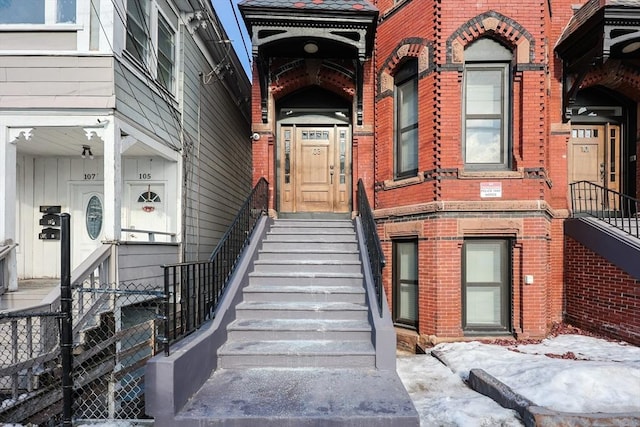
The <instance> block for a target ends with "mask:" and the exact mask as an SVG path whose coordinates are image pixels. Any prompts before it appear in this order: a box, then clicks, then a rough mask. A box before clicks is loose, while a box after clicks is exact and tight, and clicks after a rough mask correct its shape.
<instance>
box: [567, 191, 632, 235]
mask: <svg viewBox="0 0 640 427" xmlns="http://www.w3.org/2000/svg"><path fill="white" fill-rule="evenodd" d="M570 187H571V207H572V211H573V213H572V215H573V216H574V217H576V216H582V215H589V216H592V217H595V218H598V219H599V220H602V221H605V222H607V223H608V224H610V225H612V226H614V227H616V228H618V229H620V230H622V231H624V232H625V233H627V234H630V235H632V236H635V237H637V238H638V237H640V232H639V227H638V225H639V221H638V212H639V211H638V207H639V206H638V203H639V201H638V199H634V198H633V197H629V196H626V195H624V194H622V193H619V192H617V191H613V190H610V189H608V188H605V187H603V186H601V185H598V184H594V183H593V182H589V181H578V182H574V183H572V184H570Z"/></svg>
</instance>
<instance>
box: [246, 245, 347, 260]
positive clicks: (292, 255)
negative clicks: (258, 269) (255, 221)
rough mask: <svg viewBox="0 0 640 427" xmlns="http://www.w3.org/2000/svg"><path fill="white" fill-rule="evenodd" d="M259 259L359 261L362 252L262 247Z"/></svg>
mask: <svg viewBox="0 0 640 427" xmlns="http://www.w3.org/2000/svg"><path fill="white" fill-rule="evenodd" d="M258 256H259V259H260V260H261V261H269V260H282V259H288V260H291V261H307V260H314V261H322V260H326V261H338V260H344V261H358V260H360V254H359V252H358V251H346V250H339V251H338V250H324V251H321V250H318V249H315V248H307V249H300V250H295V251H293V250H289V249H280V250H265V249H262V250H261V251H259V255H258Z"/></svg>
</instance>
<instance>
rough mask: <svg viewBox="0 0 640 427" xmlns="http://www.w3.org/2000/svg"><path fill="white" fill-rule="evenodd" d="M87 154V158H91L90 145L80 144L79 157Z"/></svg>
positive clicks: (85, 156) (84, 156) (84, 157)
mask: <svg viewBox="0 0 640 427" xmlns="http://www.w3.org/2000/svg"><path fill="white" fill-rule="evenodd" d="M87 154H88V155H89V158H90V159H91V160H93V153H92V152H91V147H90V146H88V145H83V146H82V154H81V155H80V157H82V158H83V159H86V158H87Z"/></svg>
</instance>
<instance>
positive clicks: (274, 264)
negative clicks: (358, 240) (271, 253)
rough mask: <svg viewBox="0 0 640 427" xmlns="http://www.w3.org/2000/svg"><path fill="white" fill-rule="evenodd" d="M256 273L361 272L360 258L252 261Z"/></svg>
mask: <svg viewBox="0 0 640 427" xmlns="http://www.w3.org/2000/svg"><path fill="white" fill-rule="evenodd" d="M254 266H255V270H254V271H255V272H256V273H288V272H293V271H295V272H296V274H301V273H334V274H337V273H348V274H356V273H361V272H362V263H361V262H360V260H356V261H345V260H295V261H294V260H287V259H283V260H268V261H267V260H262V259H258V260H256V261H255V263H254Z"/></svg>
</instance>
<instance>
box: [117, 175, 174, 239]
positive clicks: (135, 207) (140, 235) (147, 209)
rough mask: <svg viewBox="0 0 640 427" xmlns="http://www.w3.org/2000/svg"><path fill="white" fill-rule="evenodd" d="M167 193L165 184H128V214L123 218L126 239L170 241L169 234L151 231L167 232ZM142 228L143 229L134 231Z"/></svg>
mask: <svg viewBox="0 0 640 427" xmlns="http://www.w3.org/2000/svg"><path fill="white" fill-rule="evenodd" d="M166 206H167V201H166V195H165V187H164V184H160V183H157V184H151V183H145V184H128V185H127V209H126V211H127V214H126V217H125V218H123V226H122V228H124V229H126V231H123V232H122V234H123V236H122V237H123V239H124V240H133V241H139V242H148V241H150V240H153V241H156V242H167V241H170V239H169V238H168V236H166V235H162V234H156V233H149V232H163V233H164V232H166V231H167V215H166ZM134 230H141V231H134Z"/></svg>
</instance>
